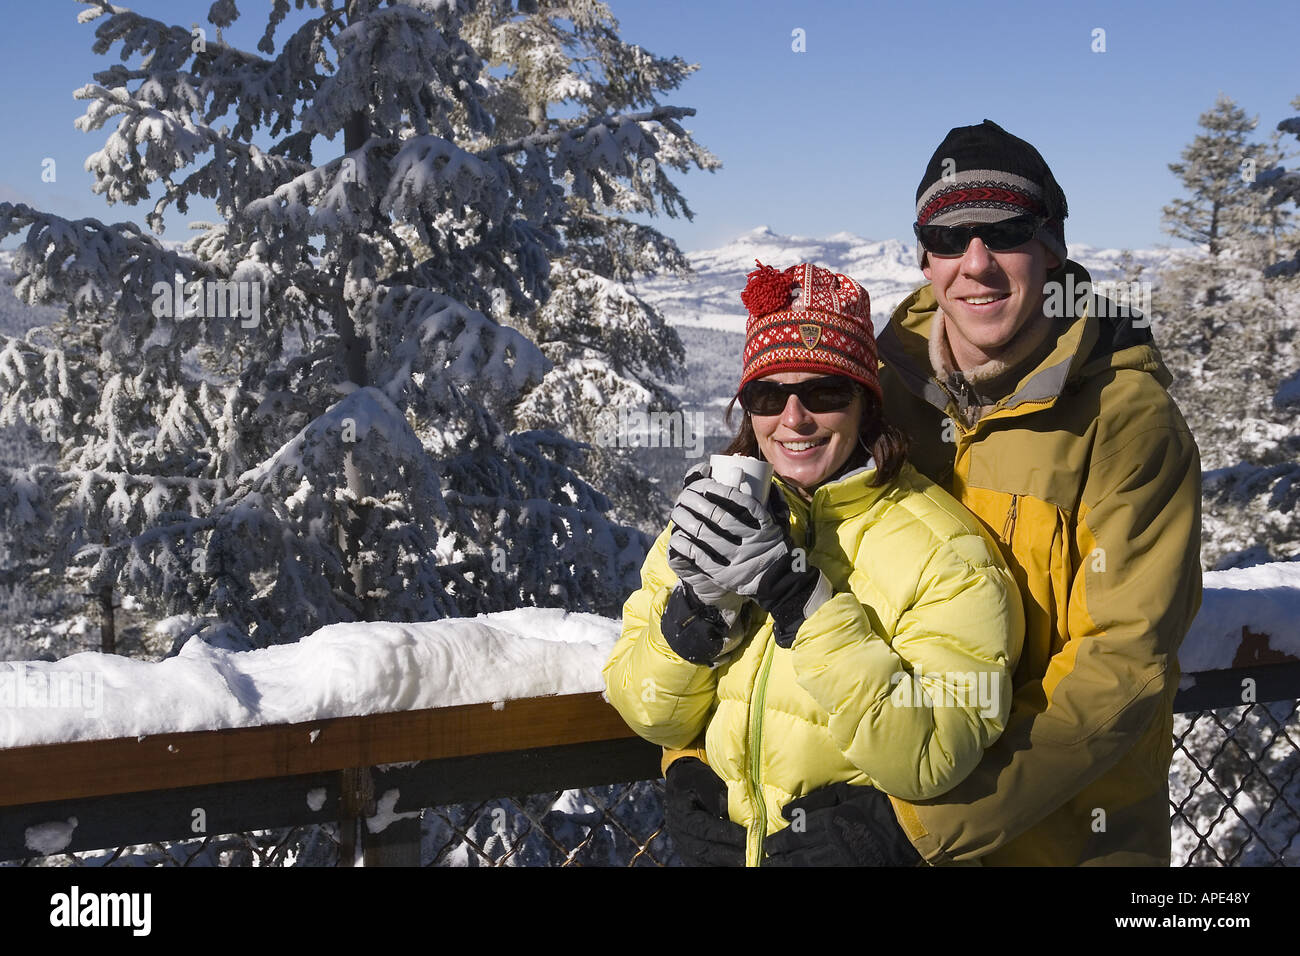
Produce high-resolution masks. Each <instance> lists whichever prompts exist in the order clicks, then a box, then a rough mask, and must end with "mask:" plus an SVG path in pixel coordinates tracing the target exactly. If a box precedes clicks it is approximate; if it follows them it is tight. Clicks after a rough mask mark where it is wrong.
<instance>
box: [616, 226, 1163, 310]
mask: <svg viewBox="0 0 1300 956" xmlns="http://www.w3.org/2000/svg"><path fill="white" fill-rule="evenodd" d="M1069 249H1070V258H1071V259H1074V260H1075V261H1076V262H1079V263H1081V264H1083V265H1084V266H1085V267H1087V269H1088V270H1089V272H1091V273H1092V276H1093V278H1094V279H1098V280H1102V279H1118V278H1120V269H1119V261H1120V258H1121V256H1122V255H1123V254H1124V251H1123V250H1120V249H1098V248H1097V247H1095V246H1088V245H1082V244H1075V245H1071V246H1070V247H1069ZM1132 254H1133V258H1134V260H1135V261H1136V262H1138V263H1141V264H1142V265H1143V266H1145V267H1146V268H1147V270H1149V271H1154V270H1156V269H1158V268H1160V267H1161V266H1163V265H1164V264H1165V263H1166V262H1167V261H1168V260H1169V259H1170V258H1171V257H1172V256H1173V255H1175V254H1176V253H1175V252H1174V251H1173V250H1169V249H1139V250H1133V251H1132ZM687 258H688V259H689V260H690V263H691V265H692V266H693V267H694V268H695V275H693V276H688V277H685V278H679V277H677V276H655V277H653V278H651V279H645V280H642V281H640V282H638V283H637V289H636V290H637V293H638V294H639V295H640V296H642V297H643V298H644V299H646V300H647V301H649V302H651V303H653V304H654V305H655V306H657V307H658V308H659V309H660V310H661V311H662V312H663V314H664V318H665V319H667V320H668V322H669V323H670V324H672V325H676V326H685V327H694V328H711V329H718V330H720V331H724V332H739V333H741V334H744V331H745V310H744V307H743V306H742V305H741V304H740V291H741V290H742V289H743V288H744V287H745V275H746V274H747V273H749V272H751V271H752V270H753V269H754V260H755V259H758V260H760V261H761V262H763V263H764V264H765V265H771V266H776V267H779V268H786V267H788V266H792V265H794V264H795V263H798V262H813V263H816V264H817V265H819V266H822V267H824V268H827V269H830V270H832V271H834V272H839V273H842V274H844V275H848V276H852V277H853V278H854V279H856V280H857V281H858V282H860V283H861V284H862V285H863V287H864V288H865V289H866V290H867V294H868V295H870V296H871V311H872V318H873V320H874V322H875V325H876V330H877V331H880V328H881V327H882V326H883V325H884V324H885V322H887V321H888V320H889V314H890V312H892V311H893V310H894V307H895V306H897V305H898V303H899V302H901V301H902V300H903V299H904V298H905V297H906V296H907V295H908V294H909V293H910V292H911V291H912V290H913V289H915V288H916V287H917V286H918V285H921V284H922V283H923V282H925V276H923V275H922V274H921V269H920V267H919V266H918V265H917V264H916V246H915V245H914V244H912V243H908V242H901V241H899V240H897V239H884V240H874V239H864V238H862V237H861V236H855V235H853V234H852V233H848V232H837V233H835V234H834V235H832V236H827V237H826V238H824V239H817V238H810V237H807V236H783V235H781V234H779V233H776V232H773V231H772V230H771V229H770V228H768V227H767V226H759V227H758V228H757V229H753V230H751V231H749V232H747V233H745V234H743V235H741V236H738V237H737V238H735V239H733V240H732V241H731V242H729V243H727V244H726V245H725V246H721V247H719V248H717V249H707V250H703V251H700V252H692V253H688V255H687Z"/></svg>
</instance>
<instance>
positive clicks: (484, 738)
mask: <svg viewBox="0 0 1300 956" xmlns="http://www.w3.org/2000/svg"><path fill="white" fill-rule="evenodd" d="M498 708H499V709H498ZM660 755H661V751H660V750H659V748H657V747H655V746H653V745H651V744H648V743H646V742H645V741H643V740H641V739H640V738H639V737H636V736H635V735H634V734H633V733H632V732H631V731H630V730H629V729H628V728H627V725H626V724H624V723H623V720H622V718H620V717H619V715H618V713H617V712H616V711H615V710H614V709H613V708H612V707H610V705H609V704H607V703H606V702H605V701H604V700H603V699H602V698H601V696H600V695H599V694H579V695H568V696H561V697H537V698H530V699H526V700H513V701H507V702H506V703H505V705H504V706H501V705H492V704H471V705H466V706H461V707H447V708H440V709H436V710H419V711H406V712H402V713H388V714H373V715H370V716H365V717H339V718H334V719H329V720H320V721H312V722H309V723H302V724H278V725H270V726H262V727H248V728H238V729H232V730H209V731H195V732H189V733H176V734H159V735H156V736H149V737H144V738H135V737H130V738H119V739H112V740H86V741H75V742H71V743H58V744H44V745H40V746H32V747H15V748H12V749H8V750H0V860H11V859H18V858H23V857H30V856H33V855H37V854H34V853H33V850H32V848H31V847H30V846H29V843H30V842H31V839H32V838H31V836H30V834H31V833H32V832H33V830H32V828H35V827H40V826H43V825H46V826H48V825H49V824H55V825H58V824H65V825H69V826H70V824H68V821H71V820H75V821H76V824H75V826H71V832H70V838H69V839H68V841H67V843H66V845H64V846H61V847H58V850H59V851H60V852H77V851H82V850H92V849H100V848H103V847H110V846H118V845H123V844H129V843H146V842H152V841H160V840H187V839H193V838H194V837H196V836H202V835H204V834H219V833H234V832H241V831H246V830H254V829H263V828H271V827H284V826H297V825H302V824H310V823H322V822H333V821H338V822H340V824H341V827H340V832H341V836H342V841H343V855H344V856H345V857H346V858H348V859H352V858H353V857H354V856H356V855H358V854H361V855H362V856H363V857H364V859H365V862H367V863H369V864H375V863H388V864H394V863H397V864H415V863H418V862H419V855H418V854H419V830H418V826H417V825H413V824H418V821H415V820H412V819H409V818H408V819H405V820H403V819H397V820H394V821H393V822H392V823H391V824H390V825H388V826H387V827H385V828H384V829H382V830H381V831H380V832H379V833H371V832H370V830H369V828H368V827H366V826H363V825H362V823H363V821H364V820H365V819H366V818H368V817H372V816H373V815H374V814H375V812H376V800H377V797H382V795H383V794H384V793H386V792H388V791H390V790H394V789H396V790H398V791H399V793H400V796H399V797H398V801H397V803H396V805H394V806H393V807H391V808H390V809H391V811H392V812H394V813H403V812H414V811H418V810H420V809H422V808H424V807H431V806H444V805H447V804H451V803H457V802H461V801H467V800H475V799H485V798H488V797H493V796H501V795H505V794H517V793H536V792H540V791H544V790H550V789H561V790H562V789H568V788H572V787H580V786H594V785H596V784H605V783H621V782H626V781H631V780H645V779H650V778H653V777H657V776H658V775H659V759H660ZM392 764H402V766H386V765H392ZM409 764H414V765H409ZM312 794H314V795H315V798H314V799H309V795H312Z"/></svg>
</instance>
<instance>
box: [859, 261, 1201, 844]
mask: <svg viewBox="0 0 1300 956" xmlns="http://www.w3.org/2000/svg"><path fill="white" fill-rule="evenodd" d="M1064 269H1065V270H1067V271H1068V272H1069V273H1072V277H1071V278H1072V281H1073V288H1074V289H1076V290H1077V289H1083V288H1084V286H1083V283H1084V282H1087V281H1089V276H1088V273H1087V272H1086V271H1085V270H1084V269H1083V268H1082V267H1081V266H1079V265H1078V264H1077V263H1073V262H1067V263H1066V264H1065V267H1064ZM1058 275H1060V273H1058ZM1064 284H1065V287H1066V288H1067V289H1069V288H1071V285H1070V284H1069V281H1067V282H1066V283H1064ZM1064 305H1065V306H1069V307H1070V313H1072V314H1067V315H1066V316H1063V317H1061V318H1058V319H1056V321H1055V323H1054V328H1053V330H1052V334H1051V336H1050V337H1049V342H1048V343H1047V345H1046V346H1045V349H1050V351H1047V352H1046V354H1045V357H1043V358H1041V360H1039V361H1037V362H1033V361H1032V360H1030V361H1029V362H1027V365H1032V367H1026V368H1024V369H1022V370H1020V373H1019V374H1018V375H1015V374H1013V375H1012V376H1011V377H1013V378H1018V382H1017V383H1016V384H1015V385H1014V387H1013V388H1012V390H1011V392H1010V393H1009V394H1007V395H1006V397H1005V398H1003V399H1001V400H1000V401H999V402H997V403H996V405H995V407H993V408H992V410H991V411H988V412H986V413H985V414H984V415H983V417H982V418H980V419H979V420H978V421H976V422H975V424H974V425H973V426H971V427H967V426H966V424H965V423H964V420H963V417H962V415H961V414H960V411H959V404H958V396H956V395H954V394H951V393H950V392H949V390H948V388H947V387H946V383H941V382H940V381H939V380H938V379H937V378H936V376H935V374H934V371H933V368H932V366H931V362H930V359H929V357H928V351H927V347H928V342H929V337H930V329H931V322H932V320H933V318H934V315H935V312H936V303H935V299H934V295H933V293H932V291H931V288H930V286H928V285H926V286H923V287H922V288H921V289H919V290H918V291H917V292H915V293H913V294H912V295H911V296H910V297H909V298H908V299H905V300H904V301H903V302H902V303H901V304H900V305H899V306H898V308H897V310H896V311H895V312H894V315H893V318H892V319H891V321H890V324H889V326H888V327H887V328H886V329H885V331H884V332H882V333H881V335H880V339H879V347H880V355H881V360H882V363H883V368H882V369H881V384H882V387H883V389H884V393H885V415H886V418H887V419H888V420H889V421H890V422H891V423H893V424H895V425H897V426H899V427H900V428H902V429H903V430H904V431H905V432H906V433H907V434H908V436H909V438H910V439H911V443H912V451H911V460H912V461H913V462H914V463H915V464H916V465H917V467H918V468H919V469H920V470H921V471H922V472H924V473H925V474H927V475H928V476H929V477H931V478H932V479H934V480H935V481H937V482H938V483H939V484H941V485H942V486H943V487H945V488H947V489H948V490H949V491H951V492H952V494H953V496H954V497H955V498H957V500H958V501H960V502H961V503H962V504H964V505H965V506H966V507H967V508H969V509H970V510H971V511H972V512H973V513H974V514H975V515H977V516H978V517H979V519H980V520H981V521H982V522H983V524H984V526H985V527H986V528H987V529H988V530H989V532H990V533H992V534H993V535H995V536H996V538H997V540H998V543H999V545H1000V546H1001V548H1002V550H1003V552H1004V554H1005V556H1006V558H1007V560H1008V563H1009V564H1010V566H1011V568H1012V570H1013V572H1014V574H1015V577H1016V580H1017V581H1018V582H1019V585H1020V590H1021V594H1022V596H1023V597H1024V599H1025V628H1026V629H1025V643H1024V651H1023V653H1022V654H1021V656H1020V664H1019V667H1018V669H1017V670H1016V673H1015V696H1014V699H1013V702H1012V709H1011V715H1010V720H1009V723H1008V725H1007V728H1006V730H1005V732H1004V733H1003V734H1002V735H1001V737H1000V738H999V739H998V740H997V742H996V743H994V744H993V746H992V747H991V748H990V749H989V751H988V752H987V754H986V755H985V757H984V759H983V761H981V763H980V765H979V766H978V767H977V768H976V769H975V771H974V772H973V773H971V774H970V775H969V776H967V777H966V778H965V779H964V780H963V781H962V782H961V783H960V784H958V785H957V786H955V787H953V788H952V789H949V790H947V791H946V792H945V793H943V794H942V795H941V796H939V797H938V798H927V799H923V800H919V801H918V800H915V799H914V798H911V797H907V796H906V795H904V794H894V796H896V797H901V798H902V799H896V800H895V801H894V806H895V810H896V812H897V814H898V818H899V822H900V823H901V824H902V826H903V827H904V829H905V831H906V832H907V833H908V836H909V837H910V838H911V839H912V841H913V843H914V844H915V845H916V847H917V849H918V850H920V851H921V853H922V855H923V856H924V857H925V858H926V859H927V860H928V861H929V862H932V863H941V862H947V861H965V860H973V859H978V860H979V861H980V862H981V863H983V864H984V865H998V864H1004V865H1078V864H1123V865H1159V866H1168V865H1169V858H1170V836H1169V816H1170V807H1169V787H1168V780H1169V765H1170V760H1171V757H1172V703H1173V695H1174V692H1175V690H1176V689H1177V685H1178V677H1179V672H1178V657H1177V655H1178V646H1179V644H1180V642H1181V641H1182V639H1183V636H1184V635H1185V634H1186V632H1187V629H1188V627H1189V626H1190V624H1191V621H1192V618H1193V617H1194V616H1195V614H1196V611H1197V609H1198V608H1199V606H1200V601H1201V567H1200V529H1201V469H1200V457H1199V453H1198V450H1197V447H1196V443H1195V441H1194V440H1193V439H1192V436H1191V434H1190V433H1189V431H1188V429H1187V425H1186V423H1185V422H1184V421H1183V417H1182V415H1181V414H1180V413H1179V411H1178V408H1177V406H1176V405H1175V404H1174V401H1173V400H1172V399H1171V398H1170V396H1169V393H1168V392H1167V391H1166V388H1167V386H1168V385H1169V384H1170V375H1169V372H1168V371H1167V370H1166V368H1165V366H1164V364H1163V363H1162V362H1161V360H1160V355H1159V353H1158V351H1157V350H1156V347H1155V344H1154V342H1153V340H1152V336H1151V332H1150V330H1149V329H1148V328H1147V327H1146V325H1147V320H1146V319H1145V318H1143V317H1141V316H1137V317H1132V316H1130V317H1124V316H1123V315H1121V314H1119V310H1118V309H1116V308H1115V307H1114V304H1113V303H1111V302H1109V300H1105V299H1099V298H1096V297H1092V296H1080V297H1079V298H1078V299H1077V301H1076V302H1073V303H1072V302H1070V301H1068V300H1067V301H1066V302H1065V303H1064Z"/></svg>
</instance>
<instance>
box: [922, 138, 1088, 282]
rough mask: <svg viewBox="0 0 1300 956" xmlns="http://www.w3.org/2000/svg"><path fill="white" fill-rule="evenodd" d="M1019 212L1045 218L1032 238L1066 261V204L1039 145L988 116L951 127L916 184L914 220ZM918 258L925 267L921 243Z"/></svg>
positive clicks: (953, 221) (939, 221)
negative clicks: (974, 124) (1038, 148)
mask: <svg viewBox="0 0 1300 956" xmlns="http://www.w3.org/2000/svg"><path fill="white" fill-rule="evenodd" d="M1023 215H1033V216H1038V217H1040V218H1042V219H1044V220H1045V222H1044V223H1043V225H1042V226H1040V227H1039V229H1038V231H1037V232H1036V233H1035V234H1034V238H1035V239H1037V240H1038V241H1039V242H1041V243H1042V244H1043V245H1044V246H1046V247H1047V248H1048V249H1050V250H1051V251H1052V252H1053V253H1055V254H1056V256H1057V258H1059V259H1060V260H1061V261H1062V262H1064V261H1065V260H1066V258H1067V256H1068V253H1067V250H1066V246H1065V218H1066V216H1068V215H1069V209H1068V207H1067V205H1066V201H1065V193H1064V192H1063V191H1062V189H1061V187H1060V186H1059V185H1058V184H1057V182H1056V178H1055V177H1054V176H1053V175H1052V170H1051V169H1050V168H1049V167H1048V165H1047V162H1046V160H1044V159H1043V157H1042V155H1041V154H1039V152H1038V150H1036V149H1034V147H1033V146H1031V145H1030V144H1029V143H1027V142H1025V141H1024V140H1023V139H1020V138H1019V137H1017V136H1012V135H1011V134H1010V133H1008V132H1007V131H1006V130H1004V129H1003V128H1002V127H1001V126H999V125H998V124H997V123H994V122H993V121H992V120H987V119H986V120H985V121H984V122H983V123H981V124H980V125H979V126H958V127H955V128H954V129H951V130H949V131H948V135H947V136H946V137H944V140H943V142H942V143H940V144H939V148H938V149H936V150H935V151H934V155H933V156H931V157H930V163H929V165H928V166H927V167H926V170H925V176H924V177H923V178H922V179H921V183H920V185H919V186H917V188H916V222H917V224H918V225H921V226H926V225H935V226H951V225H957V224H958V223H966V222H1001V221H1002V220H1003V219H1011V218H1014V217H1015V216H1023ZM916 257H917V261H918V262H919V263H920V264H921V266H922V267H924V266H925V249H923V248H922V247H921V245H920V243H918V244H917V247H916Z"/></svg>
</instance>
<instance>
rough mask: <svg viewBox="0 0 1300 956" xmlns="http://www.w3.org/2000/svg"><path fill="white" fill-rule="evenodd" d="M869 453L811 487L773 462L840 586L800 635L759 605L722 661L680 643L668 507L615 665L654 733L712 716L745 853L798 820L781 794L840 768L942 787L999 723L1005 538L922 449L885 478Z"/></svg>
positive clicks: (1007, 632) (695, 725)
mask: <svg viewBox="0 0 1300 956" xmlns="http://www.w3.org/2000/svg"><path fill="white" fill-rule="evenodd" d="M874 475H875V469H874V468H872V467H868V468H862V469H858V470H857V471H855V472H852V473H850V474H848V475H845V476H843V477H841V478H840V479H838V480H834V481H830V482H827V483H825V484H823V485H822V486H820V487H819V488H817V489H816V491H815V492H814V494H813V498H812V501H811V502H807V501H805V499H803V498H801V497H800V496H799V495H798V494H797V493H796V492H795V491H794V490H793V489H791V488H789V487H788V486H786V485H785V484H784V483H783V482H781V480H780V479H779V478H776V479H774V481H776V483H777V484H778V486H779V487H780V488H781V490H782V492H783V493H784V495H785V498H786V501H787V503H788V504H789V507H790V531H791V537H792V539H793V541H794V544H795V545H796V546H798V547H801V548H804V549H805V552H806V554H807V557H808V560H809V562H810V564H812V565H815V566H816V567H818V568H820V569H821V570H822V572H823V573H824V574H825V575H826V577H827V579H828V580H829V582H830V584H831V586H832V588H833V590H834V595H833V597H831V599H830V600H829V601H827V602H826V603H824V604H823V605H821V607H819V608H818V609H817V610H816V611H815V612H814V613H813V614H812V615H811V616H810V617H809V618H808V619H807V620H806V621H805V622H804V623H803V625H802V626H801V627H800V629H799V632H798V634H797V636H796V638H795V642H794V644H793V646H792V647H790V648H789V649H788V650H787V649H783V648H780V647H778V646H777V645H776V643H775V641H774V639H773V636H772V619H771V617H770V616H769V615H767V614H765V613H763V612H762V611H761V610H760V609H759V608H758V607H757V605H752V606H751V607H750V610H751V611H752V612H753V613H751V614H749V615H748V619H749V620H748V623H747V624H743V625H740V626H744V627H746V628H747V636H746V638H745V640H744V642H743V643H742V644H741V645H740V646H739V647H738V648H737V649H736V651H734V652H733V654H732V656H731V658H730V659H729V660H728V661H727V662H726V663H724V664H722V665H721V666H718V667H715V668H709V667H700V666H697V665H695V664H691V663H688V662H687V661H685V660H683V659H682V658H680V657H678V656H677V655H676V654H675V653H674V652H673V650H672V649H671V648H670V647H669V646H668V644H667V642H665V640H664V637H663V633H662V632H661V630H660V621H661V619H662V616H663V612H664V606H665V604H666V603H667V601H668V597H669V594H670V592H671V591H672V589H673V587H674V586H675V585H676V583H677V576H676V574H675V573H674V572H673V571H672V569H671V568H670V567H669V566H668V557H667V554H668V538H669V535H670V534H671V532H672V525H671V524H670V525H669V527H668V528H667V529H665V531H664V532H663V533H662V534H661V535H660V536H659V538H658V539H657V540H656V541H655V544H654V547H653V548H652V550H651V552H650V554H649V556H648V557H647V558H646V561H645V564H644V566H643V567H642V570H641V587H640V589H638V590H637V591H636V592H634V593H633V594H632V596H631V597H629V598H628V600H627V603H626V604H625V605H624V608H623V631H622V636H621V638H620V640H619V641H618V643H617V645H616V646H615V648H614V651H613V654H612V655H611V657H610V659H609V661H608V663H607V664H606V665H605V668H604V675H605V682H606V687H607V691H608V696H609V700H610V702H611V703H612V704H613V705H614V707H615V708H617V709H618V711H619V713H620V714H621V715H622V716H623V719H624V720H626V721H627V723H628V725H629V726H630V727H632V729H634V730H635V731H636V732H637V733H638V734H640V735H641V736H642V737H644V738H646V739H647V740H650V741H652V742H654V743H657V744H660V745H662V746H665V747H670V748H682V747H686V746H687V745H689V744H690V743H691V742H692V741H694V740H695V739H696V737H697V736H698V735H699V734H700V733H701V732H706V737H705V747H706V753H707V760H708V763H709V764H710V766H712V767H713V769H714V770H715V771H716V772H717V773H718V774H719V775H720V776H721V777H722V778H723V780H725V781H726V784H727V790H728V804H729V812H730V816H731V819H732V820H734V821H735V822H737V823H740V824H742V825H744V826H745V827H746V828H747V829H748V841H747V850H746V863H747V864H748V865H750V866H757V865H758V864H759V862H760V860H761V858H762V844H763V838H764V837H765V836H767V835H768V834H771V833H775V832H776V831H777V830H780V829H781V828H783V827H785V826H787V825H788V821H787V820H786V819H785V818H784V817H783V816H782V815H781V808H782V807H783V806H785V805H786V804H787V803H789V802H790V801H791V800H793V799H796V798H798V797H800V796H803V795H804V794H806V793H808V792H809V791H811V790H815V789H817V788H818V787H822V786H826V785H828V784H832V783H838V782H847V783H851V784H859V785H868V786H875V787H878V788H879V789H880V790H882V791H884V792H886V793H889V794H893V795H896V796H899V797H905V798H908V799H923V798H925V797H932V796H935V795H937V794H941V793H943V792H944V791H946V790H948V789H949V788H951V787H952V786H954V785H955V784H956V783H957V782H958V781H960V780H961V779H962V777H964V776H965V775H966V774H968V773H969V772H970V771H971V770H972V769H973V768H974V767H975V765H976V764H977V763H978V762H979V760H980V758H981V757H982V756H983V753H984V748H986V747H988V746H989V744H990V743H991V742H992V741H993V740H995V739H996V738H997V736H998V735H999V734H1000V733H1001V732H1002V729H1003V726H1004V723H1005V720H1006V716H1007V712H1008V707H1009V705H1010V689H1011V683H1010V679H1011V673H1012V671H1013V670H1014V668H1015V665H1016V661H1017V659H1018V657H1019V654H1020V647H1021V642H1022V637H1023V630H1024V620H1023V610H1022V607H1021V601H1020V596H1019V593H1018V591H1017V589H1016V585H1015V581H1014V579H1013V578H1012V577H1011V575H1010V573H1009V571H1008V569H1007V566H1006V564H1005V562H1004V561H1003V559H1002V557H1001V555H1000V554H999V552H998V548H997V545H996V544H995V543H994V542H993V541H992V539H991V538H990V537H989V536H988V534H987V533H986V532H985V531H984V529H983V528H981V527H980V525H979V523H978V522H976V521H975V520H974V519H973V518H972V517H971V515H970V514H969V513H968V512H966V510H965V509H963V508H962V507H960V506H959V505H958V504H957V503H956V502H955V501H953V499H952V498H951V496H949V495H948V494H947V493H946V492H944V491H943V490H942V489H941V488H939V487H938V486H936V485H935V484H934V483H933V482H931V481H930V480H929V479H927V478H925V477H924V476H922V475H921V474H919V473H918V472H917V471H915V470H914V469H913V468H911V466H910V465H904V467H903V469H902V470H901V472H900V473H899V475H898V477H897V478H896V479H895V480H894V481H893V482H891V483H889V484H887V485H885V486H882V487H872V486H871V485H869V484H868V482H869V481H870V480H871V479H872V478H873V477H874Z"/></svg>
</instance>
